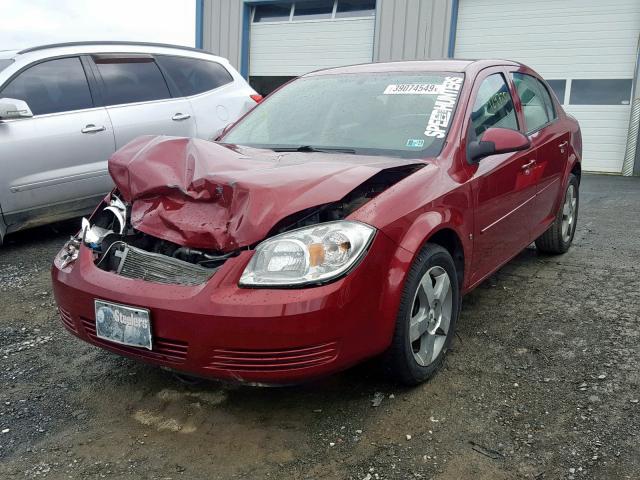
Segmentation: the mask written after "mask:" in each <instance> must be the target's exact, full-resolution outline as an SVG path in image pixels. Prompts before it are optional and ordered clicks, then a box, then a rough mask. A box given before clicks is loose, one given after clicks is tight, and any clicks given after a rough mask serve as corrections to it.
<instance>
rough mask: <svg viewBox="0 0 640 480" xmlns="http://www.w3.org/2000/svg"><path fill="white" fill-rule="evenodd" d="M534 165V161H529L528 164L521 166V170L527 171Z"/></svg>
mask: <svg viewBox="0 0 640 480" xmlns="http://www.w3.org/2000/svg"><path fill="white" fill-rule="evenodd" d="M535 164H536V161H535V160H529V162H528V163H525V164H524V165H522V167H520V168H522V170H529V169H530V168H531V167H533V166H534V165H535Z"/></svg>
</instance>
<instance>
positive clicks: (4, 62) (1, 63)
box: [0, 58, 13, 72]
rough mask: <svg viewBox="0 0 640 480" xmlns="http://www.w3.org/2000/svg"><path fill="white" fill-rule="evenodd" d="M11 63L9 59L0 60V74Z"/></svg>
mask: <svg viewBox="0 0 640 480" xmlns="http://www.w3.org/2000/svg"><path fill="white" fill-rule="evenodd" d="M12 63H13V60H12V59H10V58H0V72H1V71H2V70H4V69H5V68H7V67H8V66H9V65H11V64H12Z"/></svg>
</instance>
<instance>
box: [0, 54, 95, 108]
mask: <svg viewBox="0 0 640 480" xmlns="http://www.w3.org/2000/svg"><path fill="white" fill-rule="evenodd" d="M0 97H9V98H17V99H18V100H24V101H25V102H27V104H28V105H29V108H31V111H32V112H33V114H34V115H44V114H47V113H57V112H69V111H72V110H82V109H85V108H91V107H93V100H92V99H91V92H90V90H89V84H88V83H87V77H86V75H85V73H84V68H82V63H80V59H79V58H78V57H70V58H58V59H56V60H48V61H46V62H42V63H38V64H37V65H34V66H33V67H29V68H28V69H27V70H25V71H23V72H22V73H20V74H19V75H18V76H17V77H16V78H14V79H13V80H11V82H9V84H8V85H7V86H6V87H5V88H4V89H3V90H2V92H1V93H0Z"/></svg>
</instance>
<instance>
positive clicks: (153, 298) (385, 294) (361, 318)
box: [52, 233, 411, 383]
mask: <svg viewBox="0 0 640 480" xmlns="http://www.w3.org/2000/svg"><path fill="white" fill-rule="evenodd" d="M398 254H400V255H399V256H398ZM251 255H252V252H249V251H246V252H243V253H242V254H241V255H239V256H238V257H235V258H232V259H229V260H227V261H226V263H225V264H224V265H223V266H222V267H221V268H220V269H219V270H218V271H217V272H216V273H215V275H213V277H212V278H211V279H210V280H209V281H208V282H207V283H204V284H202V285H194V286H178V285H162V284H158V283H151V282H146V281H143V280H138V279H131V278H126V277H123V276H120V275H117V274H115V273H110V272H106V271H103V270H101V269H99V268H97V267H96V266H95V265H94V263H93V259H92V254H91V251H90V250H89V249H88V248H86V247H84V246H83V247H81V250H80V255H79V257H78V259H77V260H76V261H75V262H74V263H73V264H71V265H69V266H66V267H65V268H63V269H60V268H58V267H56V266H55V265H54V266H53V268H52V277H53V289H54V295H55V298H56V301H57V303H58V307H59V311H60V317H61V320H62V323H63V325H64V326H65V327H66V328H67V330H69V331H70V332H72V333H73V334H74V335H76V336H78V337H80V338H81V339H83V340H85V341H87V342H89V343H92V344H94V345H97V346H99V347H102V348H105V349H107V350H111V351H113V352H116V353H119V354H122V355H126V356H128V357H132V358H136V359H138V360H142V361H145V362H149V363H153V364H157V365H162V366H166V367H170V368H172V369H175V370H179V371H183V372H186V373H190V374H193V375H198V376H203V377H210V378H219V379H229V380H237V381H245V382H263V383H292V382H298V381H302V380H305V379H309V378H313V377H318V376H321V375H325V374H328V373H332V372H335V371H338V370H342V369H344V368H346V367H348V366H350V365H352V364H354V363H357V362H358V361H361V360H363V359H365V358H367V357H371V356H373V355H376V354H378V353H381V352H382V351H384V350H385V349H386V348H387V347H388V345H389V343H390V341H391V335H392V332H393V328H394V325H395V312H396V311H397V302H398V301H399V290H400V288H401V285H402V281H401V280H402V279H403V278H404V272H405V271H406V268H405V267H406V265H408V262H410V260H411V259H410V256H408V254H407V252H403V251H402V250H399V249H398V248H397V247H396V245H395V244H394V243H393V242H392V241H391V240H390V239H389V238H388V237H387V236H386V235H384V234H382V233H379V234H378V235H377V236H376V238H375V239H374V241H373V243H372V245H371V246H370V250H369V252H368V253H367V254H366V255H365V257H364V259H363V260H362V262H361V263H360V264H359V265H358V266H357V267H356V268H355V269H354V270H353V271H352V272H351V273H350V274H349V275H347V276H346V277H344V278H342V279H340V280H337V281H335V282H333V283H329V284H327V285H322V286H317V287H311V288H299V289H272V288H261V289H252V288H240V287H238V280H239V278H240V275H241V274H242V271H243V270H244V267H245V266H246V264H247V263H248V261H249V259H250V258H251ZM96 299H98V300H106V301H110V302H114V303H120V304H124V305H130V306H137V307H142V308H146V309H149V311H150V313H151V325H152V335H153V349H152V350H151V351H149V350H144V349H139V348H136V347H127V346H123V345H119V344H115V343H111V342H108V341H106V340H103V339H100V338H98V337H97V336H96V331H95V313H94V301H95V300H96Z"/></svg>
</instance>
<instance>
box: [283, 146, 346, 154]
mask: <svg viewBox="0 0 640 480" xmlns="http://www.w3.org/2000/svg"><path fill="white" fill-rule="evenodd" d="M272 150H273V151H274V152H321V153H334V152H337V153H351V154H355V153H356V151H355V150H354V149H353V148H342V147H313V146H311V145H300V146H299V147H275V148H273V149H272Z"/></svg>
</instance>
